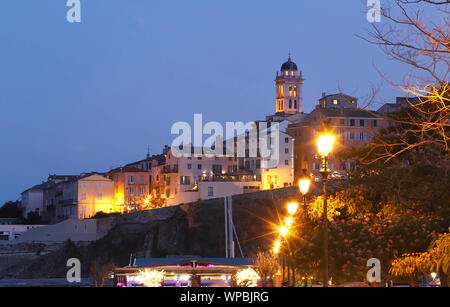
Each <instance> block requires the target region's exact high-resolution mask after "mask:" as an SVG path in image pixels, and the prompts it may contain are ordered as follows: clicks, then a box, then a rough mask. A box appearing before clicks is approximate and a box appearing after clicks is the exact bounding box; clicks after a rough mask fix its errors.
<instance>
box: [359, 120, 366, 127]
mask: <svg viewBox="0 0 450 307" xmlns="http://www.w3.org/2000/svg"><path fill="white" fill-rule="evenodd" d="M365 125H366V123H365V120H364V119H361V120H360V121H359V126H360V127H364V126H365Z"/></svg>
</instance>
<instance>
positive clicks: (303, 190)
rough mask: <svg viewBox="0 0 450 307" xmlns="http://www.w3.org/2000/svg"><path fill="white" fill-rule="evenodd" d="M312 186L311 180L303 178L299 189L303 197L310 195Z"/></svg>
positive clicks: (299, 183) (299, 182)
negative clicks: (310, 186)
mask: <svg viewBox="0 0 450 307" xmlns="http://www.w3.org/2000/svg"><path fill="white" fill-rule="evenodd" d="M310 184H311V180H310V179H309V178H303V179H300V180H299V181H298V187H299V189H300V193H302V194H303V195H306V194H308V191H309V185H310Z"/></svg>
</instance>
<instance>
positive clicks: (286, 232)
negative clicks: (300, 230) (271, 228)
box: [280, 226, 288, 238]
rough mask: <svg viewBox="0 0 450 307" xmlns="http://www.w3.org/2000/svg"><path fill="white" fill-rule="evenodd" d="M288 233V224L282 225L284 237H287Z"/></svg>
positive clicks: (281, 230)
mask: <svg viewBox="0 0 450 307" xmlns="http://www.w3.org/2000/svg"><path fill="white" fill-rule="evenodd" d="M287 234H288V229H287V227H286V226H281V227H280V235H281V236H282V237H283V238H284V237H286V236H287Z"/></svg>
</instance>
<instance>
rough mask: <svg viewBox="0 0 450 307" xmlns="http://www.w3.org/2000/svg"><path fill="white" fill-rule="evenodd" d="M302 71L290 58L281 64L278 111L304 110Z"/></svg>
mask: <svg viewBox="0 0 450 307" xmlns="http://www.w3.org/2000/svg"><path fill="white" fill-rule="evenodd" d="M303 81H304V79H303V76H302V72H301V71H300V72H299V71H298V68H297V64H295V63H294V62H293V61H292V60H291V56H290V55H289V59H288V60H287V62H285V63H283V65H281V75H280V73H279V72H277V77H276V79H275V86H276V113H285V114H297V113H300V112H302V102H303V98H302V87H303Z"/></svg>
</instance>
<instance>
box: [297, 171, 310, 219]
mask: <svg viewBox="0 0 450 307" xmlns="http://www.w3.org/2000/svg"><path fill="white" fill-rule="evenodd" d="M310 184H311V179H309V178H308V177H307V176H306V170H303V178H301V179H300V180H299V181H298V188H299V189H300V193H301V194H302V195H303V209H304V215H305V219H306V218H307V217H308V214H307V211H306V209H307V204H306V194H308V191H309V186H310Z"/></svg>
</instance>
